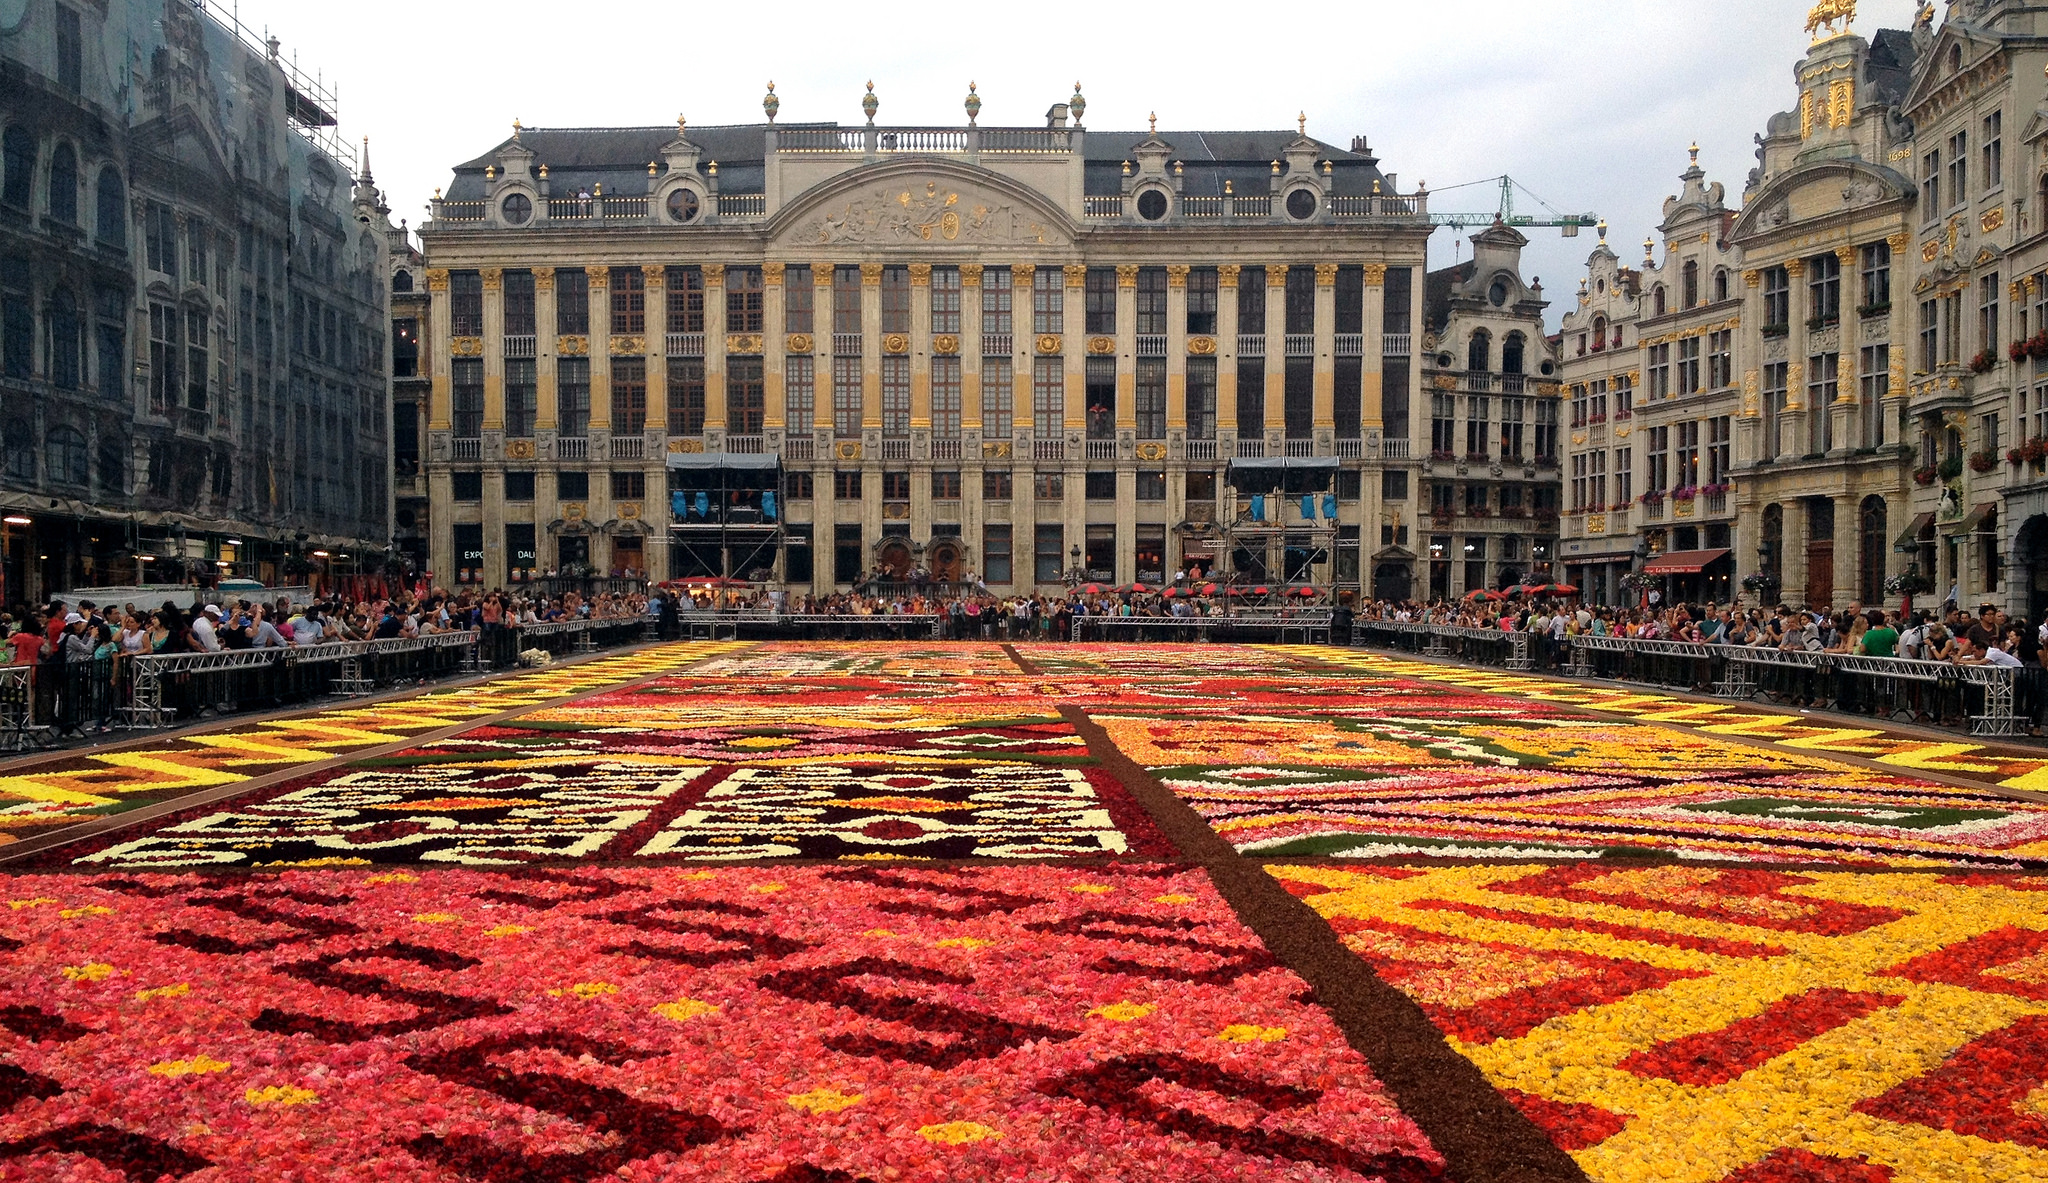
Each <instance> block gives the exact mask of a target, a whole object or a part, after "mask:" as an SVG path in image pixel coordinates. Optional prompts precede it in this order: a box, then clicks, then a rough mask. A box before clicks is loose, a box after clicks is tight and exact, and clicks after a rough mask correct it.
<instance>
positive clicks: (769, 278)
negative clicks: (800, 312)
mask: <svg viewBox="0 0 2048 1183" xmlns="http://www.w3.org/2000/svg"><path fill="white" fill-rule="evenodd" d="M784 269H785V268H784V265H783V264H781V263H763V264H761V398H762V407H763V410H762V413H761V427H762V431H763V433H764V434H766V435H768V436H771V437H776V436H781V435H783V434H785V433H786V431H787V429H788V425H789V417H788V416H789V402H788V399H789V391H788V387H787V385H786V384H785V381H784V372H783V371H784V362H783V357H784V355H785V354H786V353H787V352H788V349H789V334H788V333H786V332H784V331H783V330H784V329H785V328H786V327H787V326H785V325H784V324H783V320H784V317H785V313H784V294H783V286H782V279H783V272H784ZM774 450H775V451H777V452H780V451H781V450H782V449H781V447H780V445H779V443H778V445H777V446H776V447H775V449H774Z"/></svg>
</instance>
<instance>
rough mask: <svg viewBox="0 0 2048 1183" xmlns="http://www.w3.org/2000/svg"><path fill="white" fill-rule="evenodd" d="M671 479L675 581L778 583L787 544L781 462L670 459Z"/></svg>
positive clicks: (746, 457)
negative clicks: (704, 579) (710, 578)
mask: <svg viewBox="0 0 2048 1183" xmlns="http://www.w3.org/2000/svg"><path fill="white" fill-rule="evenodd" d="M668 476H669V516H670V522H669V530H668V544H669V564H668V565H669V570H668V574H669V577H670V578H676V579H686V578H695V577H706V576H716V577H718V578H721V579H743V580H747V581H748V582H755V583H759V582H767V581H772V580H779V579H780V578H781V576H782V572H783V570H784V555H783V551H784V549H785V548H786V546H787V543H788V532H787V530H786V529H785V526H784V522H783V516H784V514H783V510H784V506H783V505H782V495H781V494H782V459H781V457H779V456H776V455H768V454H762V455H755V454H746V453H732V452H694V453H671V454H670V455H669V458H668Z"/></svg>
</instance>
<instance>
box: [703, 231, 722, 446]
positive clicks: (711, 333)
mask: <svg viewBox="0 0 2048 1183" xmlns="http://www.w3.org/2000/svg"><path fill="white" fill-rule="evenodd" d="M725 426H726V425H725V264H723V263H706V264H704V435H705V441H704V446H705V449H706V450H707V451H710V450H713V449H712V447H711V439H712V438H713V437H719V438H720V440H721V442H720V443H719V445H718V446H719V448H723V447H724V446H725V445H724V443H723V439H722V437H723V436H724V435H725Z"/></svg>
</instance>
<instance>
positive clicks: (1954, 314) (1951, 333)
mask: <svg viewBox="0 0 2048 1183" xmlns="http://www.w3.org/2000/svg"><path fill="white" fill-rule="evenodd" d="M1962 347H1963V293H1962V292H1961V291H1954V292H1950V293H1948V294H1947V295H1944V296H1943V297H1942V298H1941V360H1943V361H1945V362H1952V361H1957V360H1960V358H1961V356H1962Z"/></svg>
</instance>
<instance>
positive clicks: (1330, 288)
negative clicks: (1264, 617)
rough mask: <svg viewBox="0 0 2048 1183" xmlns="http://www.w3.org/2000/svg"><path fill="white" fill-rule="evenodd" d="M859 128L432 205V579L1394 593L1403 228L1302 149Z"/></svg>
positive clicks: (802, 127) (428, 342) (568, 170)
mask: <svg viewBox="0 0 2048 1183" xmlns="http://www.w3.org/2000/svg"><path fill="white" fill-rule="evenodd" d="M878 103H879V100H878V99H877V98H876V96H875V95H874V94H873V93H872V91H870V93H869V94H867V95H866V96H864V98H863V108H864V111H865V114H866V116H867V121H866V122H865V123H864V124H861V125H855V126H851V127H842V126H839V125H837V124H830V123H809V124H794V125H792V124H789V123H778V122H776V121H775V116H776V115H777V113H778V111H779V107H780V100H779V99H777V98H776V97H775V95H774V94H773V91H772V88H771V90H770V93H769V95H768V96H767V98H766V100H765V101H764V104H763V106H764V109H765V110H766V112H767V114H768V117H769V119H768V122H766V123H762V124H754V125H746V126H729V127H712V128H691V127H688V126H687V124H685V123H684V122H683V121H681V120H678V122H677V125H676V126H675V127H674V128H671V129H662V128H605V129H560V130H543V129H525V128H520V127H518V126H517V125H516V124H515V126H514V132H513V135H512V137H511V138H510V139H508V140H506V141H504V142H503V143H501V144H499V145H498V146H497V147H496V148H494V149H492V150H491V151H490V152H488V153H486V154H485V155H483V156H481V157H478V158H477V159H475V160H472V161H469V162H468V163H465V164H463V165H460V166H458V167H457V168H456V170H455V176H454V179H453V181H452V182H451V184H450V185H449V187H448V193H447V194H446V196H441V195H439V194H437V195H436V201H435V204H434V216H433V220H432V222H431V223H430V224H428V225H427V226H425V227H423V228H422V231H421V242H422V247H423V250H424V252H425V256H426V264H427V266H426V269H425V271H424V273H423V276H422V277H421V278H422V279H423V281H424V286H425V288H426V289H427V297H428V307H429V310H428V312H427V314H426V317H425V320H424V322H423V323H422V328H421V333H420V337H419V339H420V341H421V345H422V348H423V350H424V352H423V355H422V356H423V360H422V362H421V365H422V369H423V372H424V373H426V374H427V375H428V378H429V381H428V383H427V384H426V389H427V391H428V397H427V398H426V399H425V400H424V402H423V404H422V405H420V406H419V407H418V409H417V412H416V414H417V415H418V416H419V420H418V424H419V428H420V431H421V436H422V438H423V439H424V440H425V442H426V447H425V449H424V454H423V456H422V469H423V472H424V478H425V486H426V490H427V493H428V500H429V503H430V504H429V513H428V518H429V520H430V521H431V522H432V529H431V531H430V533H431V540H430V543H429V547H430V552H431V557H432V563H431V565H432V567H433V569H434V570H435V572H436V573H437V574H436V577H437V579H440V580H441V581H443V582H448V583H451V584H459V583H463V582H480V583H485V584H489V585H494V586H495V585H501V584H508V583H511V584H516V583H518V582H520V581H522V580H526V579H530V578H536V577H540V578H545V577H547V576H549V575H551V574H560V573H565V572H574V573H576V574H579V575H589V574H591V573H594V572H610V573H613V574H618V575H639V574H646V575H649V576H651V577H653V578H667V577H692V576H729V577H734V578H752V579H761V580H766V581H772V582H777V583H780V584H782V585H784V586H787V587H789V588H791V589H794V590H797V591H812V592H817V593H829V592H831V591H833V590H835V589H845V588H848V587H851V586H853V585H855V584H856V583H857V582H858V581H859V580H860V579H861V578H862V577H863V576H880V577H882V578H884V579H886V580H901V579H905V578H914V577H916V576H920V575H922V576H925V577H928V578H929V579H930V580H932V581H935V582H938V583H941V584H945V583H966V582H971V581H973V580H976V579H979V580H980V581H982V582H983V583H985V585H986V586H987V587H988V588H989V589H990V590H992V591H996V592H999V593H1008V592H1018V591H1029V590H1032V589H1034V588H1045V587H1053V586H1061V585H1064V584H1067V583H1071V582H1075V581H1081V580H1091V581H1097V582H1101V583H1104V584H1110V583H1115V584H1130V583H1133V582H1144V583H1150V584H1156V583H1158V582H1159V581H1161V580H1166V579H1171V578H1173V577H1174V576H1175V575H1176V574H1178V573H1180V572H1183V571H1188V572H1201V573H1203V574H1207V575H1217V574H1222V573H1225V572H1234V573H1237V574H1239V575H1241V576H1243V577H1244V578H1247V579H1250V580H1253V581H1257V582H1272V583H1280V582H1302V583H1315V584H1318V585H1323V586H1327V585H1330V584H1336V585H1338V586H1349V587H1353V588H1360V587H1365V586H1366V585H1368V584H1369V583H1370V582H1371V577H1372V576H1373V575H1374V574H1375V573H1377V574H1379V575H1380V576H1382V577H1384V578H1385V579H1387V580H1389V581H1398V582H1399V583H1400V584H1401V585H1402V586H1406V585H1409V584H1411V583H1412V582H1413V580H1414V578H1415V569H1414V563H1415V557H1414V552H1413V551H1412V548H1411V547H1409V546H1403V545H1399V544H1397V542H1396V541H1395V540H1396V537H1397V535H1396V533H1395V531H1396V529H1397V528H1399V529H1401V530H1402V531H1403V532H1404V533H1405V528H1406V527H1407V526H1409V525H1412V524H1413V522H1414V510H1413V508H1412V506H1413V504H1414V502H1413V501H1412V500H1411V498H1412V496H1413V490H1414V489H1415V488H1416V487H1417V482H1416V481H1415V479H1414V476H1415V473H1416V470H1417V468H1418V461H1417V460H1416V459H1415V457H1414V454H1413V452H1412V451H1411V445H1410V438H1411V431H1412V430H1413V428H1414V426H1415V419H1414V413H1415V411H1414V409H1415V408H1416V405H1417V399H1418V395H1419V392H1420V384H1421V381H1422V372H1423V370H1422V367H1420V366H1417V365H1416V364H1415V358H1414V350H1413V348H1412V342H1413V341H1414V340H1415V335H1414V334H1415V331H1416V330H1415V327H1414V326H1415V325H1416V322H1418V321H1419V320H1421V319H1422V316H1423V298H1424V285H1423V283H1422V282H1420V278H1421V273H1422V271H1423V266H1424V247H1425V243H1426V241H1427V239H1428V235H1429V232H1430V223H1429V220H1428V217H1427V209H1426V201H1427V197H1426V194H1423V193H1421V192H1410V193H1406V194H1402V193H1400V192H1399V191H1398V189H1397V187H1396V182H1397V178H1396V177H1395V176H1394V175H1392V174H1390V173H1384V172H1382V171H1381V170H1380V168H1379V162H1378V160H1377V159H1376V158H1375V157H1374V156H1373V155H1372V154H1371V152H1370V150H1369V149H1368V148H1367V146H1366V144H1365V142H1364V140H1363V138H1362V137H1361V138H1359V139H1357V140H1354V141H1353V144H1352V147H1351V148H1350V149H1348V150H1347V149H1343V148H1338V147H1335V146H1332V145H1329V144H1325V143H1322V142H1319V141H1317V140H1315V139H1313V138H1311V137H1309V136H1308V135H1307V134H1306V131H1305V127H1306V121H1305V120H1301V121H1299V125H1298V126H1297V129H1296V130H1295V131H1294V132H1285V131H1279V132H1274V131H1241V132H1199V131H1185V132H1172V131H1160V130H1157V125H1156V122H1155V124H1154V126H1153V129H1151V130H1148V131H1144V132H1101V131H1092V130H1086V129H1084V128H1083V126H1082V123H1081V118H1082V115H1083V113H1084V111H1085V107H1086V104H1085V100H1084V98H1083V97H1082V95H1081V94H1080V92H1079V89H1078V88H1077V89H1076V92H1075V94H1074V96H1073V97H1072V98H1071V99H1070V100H1068V101H1067V102H1063V103H1059V104H1056V105H1054V106H1053V107H1052V109H1051V110H1050V111H1049V112H1048V113H1047V117H1046V121H1045V124H1044V126H1027V127H983V126H981V125H979V123H978V113H979V109H980V105H981V100H980V98H979V96H978V95H975V94H973V93H971V92H970V95H969V97H968V100H967V104H966V106H967V113H968V117H969V118H968V122H967V124H966V126H964V127H959V126H955V127H890V126H884V125H877V124H876V123H875V122H874V115H875V109H876V107H877V106H878ZM1520 295H1521V292H1520V289H1519V288H1518V289H1517V296H1518V298H1519V297H1520ZM1531 348H1532V353H1533V351H1534V349H1535V347H1534V346H1532V347H1531ZM402 405H403V404H402ZM404 431H405V428H404V427H401V428H400V438H401V439H402V438H403V437H404ZM1393 472H1398V473H1400V474H1401V476H1400V477H1399V478H1394V477H1390V476H1388V475H1387V474H1388V473H1393ZM1397 524H1398V526H1397ZM1404 556H1405V558H1404Z"/></svg>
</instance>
